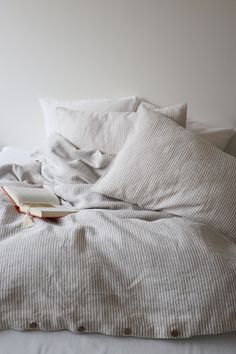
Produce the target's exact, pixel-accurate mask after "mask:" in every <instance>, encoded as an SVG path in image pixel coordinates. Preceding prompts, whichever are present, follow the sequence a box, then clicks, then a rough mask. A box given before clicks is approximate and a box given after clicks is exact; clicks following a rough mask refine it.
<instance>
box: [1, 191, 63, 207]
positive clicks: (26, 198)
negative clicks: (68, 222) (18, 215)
mask: <svg viewBox="0 0 236 354" xmlns="http://www.w3.org/2000/svg"><path fill="white" fill-rule="evenodd" d="M3 188H4V189H5V191H6V192H7V193H8V194H9V196H10V197H12V199H13V200H14V202H15V203H16V204H18V205H29V206H33V205H34V206H37V205H40V206H42V205H45V204H46V205H60V200H59V198H58V197H57V196H56V195H55V194H54V193H53V192H51V191H48V190H47V189H44V188H24V187H23V188H21V187H13V186H9V187H3Z"/></svg>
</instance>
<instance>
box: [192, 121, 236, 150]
mask: <svg viewBox="0 0 236 354" xmlns="http://www.w3.org/2000/svg"><path fill="white" fill-rule="evenodd" d="M187 129H190V130H192V131H193V132H194V133H196V134H197V135H200V136H202V137H203V138H204V139H206V140H208V141H209V142H210V143H212V144H213V145H215V146H216V147H218V149H220V150H222V151H224V150H225V148H226V146H227V145H228V143H229V141H230V139H231V138H232V136H233V135H234V129H233V128H232V129H227V128H216V127H213V126H211V125H208V124H205V123H200V122H196V121H194V120H190V119H188V120H187Z"/></svg>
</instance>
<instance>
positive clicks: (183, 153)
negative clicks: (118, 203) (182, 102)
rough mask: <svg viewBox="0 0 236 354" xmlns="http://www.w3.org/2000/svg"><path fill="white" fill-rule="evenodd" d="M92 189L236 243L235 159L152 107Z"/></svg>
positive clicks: (141, 113)
mask: <svg viewBox="0 0 236 354" xmlns="http://www.w3.org/2000/svg"><path fill="white" fill-rule="evenodd" d="M93 190H94V191H95V192H97V193H102V194H105V195H107V196H109V197H112V198H116V199H121V200H124V201H126V202H130V203H134V204H138V205H139V206H140V207H142V208H144V209H151V210H160V209H162V210H164V211H166V212H168V213H170V214H174V215H177V216H181V217H186V218H189V219H191V220H193V221H196V222H199V223H203V224H206V225H208V226H210V227H212V228H214V229H215V230H217V231H219V232H222V233H224V234H225V235H226V236H228V237H229V238H231V239H233V240H234V241H236V218H235V215H236V214H235V208H236V159H235V158H234V157H232V156H230V155H228V154H226V153H224V152H222V151H220V150H219V149H217V148H216V147H215V146H214V145H212V144H210V143H209V142H207V141H206V140H205V139H202V138H201V137H198V136H197V135H195V134H194V133H192V132H191V131H189V130H187V129H184V128H182V127H181V126H179V125H178V124H176V123H175V122H173V121H172V120H171V119H168V118H166V117H164V116H163V115H162V114H161V113H160V112H155V111H152V110H150V109H149V108H147V107H143V109H142V111H141V112H140V113H139V114H138V117H137V119H136V123H135V128H134V130H133V132H132V133H131V134H130V136H129V137H128V139H127V141H126V143H125V145H124V146H123V148H122V149H121V150H120V152H119V153H118V154H117V156H116V158H115V159H114V160H113V163H112V165H111V167H110V169H109V170H108V172H107V173H106V174H105V175H104V176H103V177H102V178H100V179H99V180H98V181H97V182H96V183H95V185H94V187H93Z"/></svg>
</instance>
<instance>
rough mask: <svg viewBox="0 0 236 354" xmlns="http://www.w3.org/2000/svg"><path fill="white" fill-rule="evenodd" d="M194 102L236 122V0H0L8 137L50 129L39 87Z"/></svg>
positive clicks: (79, 94) (51, 92) (19, 139)
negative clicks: (44, 116)
mask: <svg viewBox="0 0 236 354" xmlns="http://www.w3.org/2000/svg"><path fill="white" fill-rule="evenodd" d="M130 94H136V95H139V96H143V97H145V98H147V99H149V100H152V101H154V102H156V103H158V104H162V105H165V104H172V103H177V102H181V101H187V102H188V104H189V116H190V117H191V118H194V119H197V120H202V121H208V122H211V123H213V124H216V125H221V126H236V108H235V104H236V1H235V0H0V120H1V131H0V144H1V145H3V144H8V145H15V146H26V147H31V146H35V145H36V144H38V143H39V142H40V141H41V139H42V138H43V135H44V132H43V120H42V116H41V111H40V107H39V105H38V102H37V98H38V97H39V96H49V97H55V98H66V99H67V98H68V99H78V98H94V97H110V96H118V95H130Z"/></svg>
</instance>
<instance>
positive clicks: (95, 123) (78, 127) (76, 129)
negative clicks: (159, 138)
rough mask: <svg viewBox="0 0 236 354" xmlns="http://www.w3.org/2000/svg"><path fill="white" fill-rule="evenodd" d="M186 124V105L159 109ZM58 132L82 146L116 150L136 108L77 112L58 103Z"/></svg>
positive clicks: (129, 128)
mask: <svg viewBox="0 0 236 354" xmlns="http://www.w3.org/2000/svg"><path fill="white" fill-rule="evenodd" d="M158 111H159V112H161V113H162V114H164V115H165V116H166V117H169V118H171V119H173V120H174V121H176V122H178V123H179V124H181V125H182V126H184V127H185V126H186V112H187V105H186V104H185V103H184V104H179V105H175V106H170V107H163V108H160V109H159V110H158ZM56 118H57V126H58V130H57V131H58V133H60V134H61V135H63V136H64V137H65V138H66V139H67V140H69V141H71V142H72V143H73V144H74V145H76V146H78V147H79V148H81V149H88V150H100V151H102V152H105V153H109V154H117V152H118V151H119V150H120V149H121V148H122V146H123V145H124V143H125V141H126V139H127V137H128V135H129V133H130V131H131V130H132V129H133V127H134V124H135V121H136V118H137V113H136V112H80V111H73V110H70V109H67V108H62V107H57V108H56Z"/></svg>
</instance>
